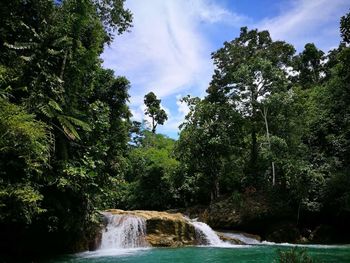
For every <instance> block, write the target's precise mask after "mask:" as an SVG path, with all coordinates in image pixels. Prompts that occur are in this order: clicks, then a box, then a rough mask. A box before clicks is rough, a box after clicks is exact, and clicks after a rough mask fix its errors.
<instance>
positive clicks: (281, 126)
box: [0, 0, 350, 263]
mask: <svg viewBox="0 0 350 263" xmlns="http://www.w3.org/2000/svg"><path fill="white" fill-rule="evenodd" d="M203 1H204V0H203ZM203 1H202V0H200V1H192V0H191V1H189V2H193V3H195V2H203ZM128 2H132V0H130V1H129V0H128V1H124V0H1V1H0V262H52V263H57V262H81V263H83V262H84V263H85V262H86V263H87V262H89V263H93V262H179V263H181V262H184V263H185V262H194V263H195V262H219V263H220V262H289V263H293V262H340V263H341V262H350V245H349V244H350V9H349V7H350V6H349V5H348V6H347V8H346V9H344V11H343V12H342V15H340V16H338V17H336V21H337V22H336V23H337V26H336V28H334V30H336V32H337V36H336V37H337V38H336V39H339V41H338V40H337V44H336V46H333V47H332V48H331V49H329V50H324V49H321V48H319V47H318V46H317V41H316V40H314V41H313V42H306V41H305V42H304V43H302V48H299V47H296V46H295V45H294V44H291V43H289V42H288V41H286V40H284V39H278V38H275V37H274V35H273V34H272V33H270V31H269V30H266V29H264V28H258V27H252V26H251V23H248V22H247V26H246V25H241V24H239V28H238V29H237V32H236V33H235V34H232V33H231V34H224V35H222V36H221V37H222V38H223V39H225V40H224V41H222V42H221V43H220V45H219V46H218V47H217V48H216V49H213V50H211V53H210V52H209V53H207V54H206V55H207V56H208V57H209V59H210V61H209V63H208V67H210V66H211V67H212V68H211V69H212V70H211V71H210V76H209V81H208V82H206V83H205V88H204V89H203V92H202V94H201V95H200V94H199V93H191V92H188V94H189V95H187V94H186V91H184V92H183V93H182V96H181V98H178V101H177V103H179V104H181V105H183V106H184V107H186V112H185V114H184V118H183V119H181V121H180V122H179V125H178V127H176V128H174V129H173V130H174V132H175V133H176V132H177V134H176V135H175V136H172V135H171V136H170V135H169V134H167V133H166V132H165V133H164V132H162V131H163V130H162V129H163V127H166V125H167V123H169V122H170V121H171V118H172V117H173V116H174V115H173V114H171V113H170V111H169V109H168V108H167V106H165V105H166V103H167V101H168V100H169V97H166V95H164V94H166V93H165V92H163V91H160V89H163V90H166V89H167V87H166V86H163V87H154V89H153V90H150V89H148V88H144V89H143V90H142V89H141V90H138V93H140V92H141V93H142V94H138V97H140V98H141V99H139V101H140V102H139V105H140V107H141V108H142V114H143V115H142V118H137V115H138V114H135V111H134V110H133V108H132V107H133V104H132V103H131V101H132V100H133V99H134V97H133V95H134V94H135V92H132V90H133V87H134V84H133V81H131V80H129V79H128V75H125V76H124V74H123V73H122V72H123V70H122V69H120V67H117V68H109V67H107V66H106V64H105V63H104V60H106V58H107V59H108V57H106V56H103V54H104V52H105V51H106V50H107V49H109V48H110V47H111V46H113V45H114V43H116V45H115V46H113V47H114V48H115V49H118V42H122V40H123V38H125V37H126V36H127V35H128V34H132V32H133V31H134V30H137V25H138V24H137V21H138V19H139V17H138V16H137V14H138V13H137V12H136V10H135V13H134V10H133V8H132V7H129V5H128ZM133 2H138V1H135V0H134V1H133ZM141 2H143V1H139V3H136V5H137V4H140V5H141ZM154 2H156V1H149V2H148V1H147V3H143V5H144V6H147V7H149V9H152V6H153V4H154ZM164 2H166V3H168V2H169V3H170V2H172V3H175V2H176V1H173V0H166V1H164ZM182 2H183V1H181V3H182ZM204 2H205V1H204ZM238 2H240V1H238ZM248 2H249V1H248ZM296 2H302V1H301V0H298V1H296ZM304 2H305V1H304ZM310 2H313V3H316V2H322V0H320V1H318V0H310V1H309V3H310ZM323 2H324V1H323ZM326 2H327V1H326ZM334 2H337V1H334ZM338 2H339V1H338ZM343 2H344V1H343ZM345 2H346V1H345ZM347 4H349V2H348V3H347ZM327 5H332V3H331V2H327ZM334 5H335V3H334ZM193 6H196V5H195V4H193ZM249 8H250V9H254V6H251V7H249ZM327 8H328V7H327V6H324V7H323V9H327ZM143 10H145V9H143ZM159 16H161V13H159ZM316 16H317V14H316ZM147 19H152V18H151V16H149V17H148V18H147ZM324 19H327V18H326V17H325V18H324ZM233 22H234V21H233ZM203 23H204V22H203ZM236 26H237V25H236ZM281 26H282V25H281ZM165 27H166V26H165ZM168 27H169V25H168ZM305 27H306V26H305ZM169 30H170V29H169ZM272 30H273V29H272ZM295 30H303V28H297V29H295ZM170 31H171V30H170ZM271 32H273V31H271ZM320 34H321V33H320ZM182 37H183V38H186V35H183V36H182ZM220 39H221V38H220ZM135 41H136V40H135ZM140 41H141V42H142V40H140ZM153 41H156V40H153ZM159 42H160V44H159V43H158V45H162V42H161V38H160V39H159ZM174 45H175V44H174ZM126 48H127V47H126ZM130 48H131V47H130ZM139 48H140V50H144V49H143V48H142V47H141V46H140V47H139ZM177 48H178V47H177ZM185 49H186V47H185ZM113 50H114V49H113ZM145 50H147V48H145ZM113 52H117V51H113ZM120 52H126V51H125V48H124V49H123V50H121V51H120ZM146 53H147V52H146ZM150 53H151V52H150ZM110 54H112V53H110ZM118 54H119V53H118ZM148 55H149V54H143V55H142V56H145V57H147V56H148ZM137 56H139V55H137ZM169 56H170V54H169ZM183 56H186V54H183ZM119 59H120V60H122V59H124V58H121V57H120V58H118V57H116V58H115V60H119ZM180 59H181V58H180ZM137 61H138V60H136V61H132V60H130V61H128V62H129V63H137ZM181 61H185V60H181ZM181 63H184V62H181ZM202 66H203V67H204V65H202ZM164 67H167V65H164ZM180 67H181V66H180ZM183 67H186V65H185V63H184V64H183ZM185 69H187V68H185ZM174 74H176V72H175V73H174ZM146 75H147V74H146V72H144V74H143V73H142V72H141V73H140V74H139V75H138V76H139V78H142V77H144V76H146ZM175 76H176V75H175ZM169 77H171V76H169ZM193 94H197V95H198V96H197V95H193ZM175 100H176V99H175V98H174V101H175Z"/></svg>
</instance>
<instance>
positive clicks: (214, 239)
mask: <svg viewBox="0 0 350 263" xmlns="http://www.w3.org/2000/svg"><path fill="white" fill-rule="evenodd" d="M192 225H193V226H194V228H195V230H196V235H197V239H198V240H200V241H201V240H203V239H204V242H205V245H209V246H225V247H226V246H230V244H228V243H226V242H224V241H222V240H221V239H220V238H219V236H218V235H217V234H216V233H215V231H214V230H213V229H211V227H210V226H208V225H207V224H206V223H203V222H196V221H192Z"/></svg>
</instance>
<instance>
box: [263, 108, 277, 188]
mask: <svg viewBox="0 0 350 263" xmlns="http://www.w3.org/2000/svg"><path fill="white" fill-rule="evenodd" d="M262 115H263V117H264V122H265V127H266V137H267V142H268V144H269V149H270V151H271V139H270V132H269V124H268V122H267V108H266V107H264V108H263V111H262ZM271 168H272V185H273V186H275V184H276V170H275V162H274V161H272V162H271Z"/></svg>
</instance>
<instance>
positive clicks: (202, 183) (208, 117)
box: [176, 14, 350, 230]
mask: <svg viewBox="0 0 350 263" xmlns="http://www.w3.org/2000/svg"><path fill="white" fill-rule="evenodd" d="M349 17H350V14H347V15H346V16H344V17H342V18H341V28H340V31H341V35H342V37H343V41H342V42H341V43H340V45H339V47H338V48H337V49H334V50H331V51H330V52H329V53H328V54H327V55H325V54H324V53H323V52H322V51H321V50H319V49H318V48H317V47H316V46H315V45H314V44H312V43H309V44H306V45H305V49H304V50H303V51H302V52H301V53H300V54H297V55H295V50H294V48H293V46H291V45H289V44H287V43H285V42H282V41H273V40H272V39H271V37H270V35H269V32H268V31H261V32H259V31H258V30H250V31H249V30H248V29H247V28H245V27H244V28H242V29H241V33H240V35H239V36H238V37H237V38H236V39H234V40H232V41H230V42H225V43H224V46H223V47H222V48H221V49H219V50H218V51H216V52H214V53H213V54H212V57H213V61H214V64H215V71H214V74H213V79H212V81H211V83H210V85H209V88H208V89H207V96H206V97H205V98H204V99H199V98H190V97H186V98H184V101H186V102H187V103H188V106H189V108H190V112H189V114H188V115H187V117H186V120H185V122H184V123H183V124H182V130H181V133H180V138H179V141H178V142H177V147H176V150H177V153H176V155H177V156H178V158H179V160H180V167H181V169H182V173H181V174H182V181H183V183H184V184H186V183H187V184H189V183H191V188H190V194H189V193H186V194H185V193H184V194H183V198H184V199H186V201H185V203H192V204H198V203H202V204H208V202H209V201H215V199H216V198H217V197H219V196H220V195H223V196H226V197H229V196H232V198H234V199H235V198H236V197H237V196H239V194H240V193H245V194H246V193H248V192H251V193H260V194H263V195H264V196H265V198H267V200H269V202H270V205H279V207H281V208H282V207H283V208H282V209H285V210H289V211H294V214H293V215H292V216H293V217H294V218H295V219H293V220H295V221H296V222H299V220H300V217H301V216H302V215H305V216H306V215H308V216H309V217H310V216H312V218H317V219H316V220H315V219H311V220H314V221H317V222H318V223H319V222H320V221H321V222H322V221H323V222H325V223H330V224H334V225H337V226H338V227H342V228H343V230H346V229H347V230H348V229H349V228H347V227H346V225H347V224H346V221H347V220H349V218H350V209H349V203H350V194H349V193H350V185H349V182H350V178H349V160H350V155H349V142H350V137H349V131H350V129H349V128H350V127H349V114H350V109H349V105H350V97H349V94H350V90H349V88H350V84H349V83H350V79H349V76H350V75H349V74H350V68H349V62H350V57H349V54H350V53H349V52H350V47H349V44H350V43H349V39H348V35H349V34H348V32H349V28H350V24H349ZM279 213H280V214H283V212H282V211H279ZM289 218H290V217H289ZM304 219H305V220H307V218H305V217H304Z"/></svg>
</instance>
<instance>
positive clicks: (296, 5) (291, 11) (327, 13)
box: [255, 0, 349, 51]
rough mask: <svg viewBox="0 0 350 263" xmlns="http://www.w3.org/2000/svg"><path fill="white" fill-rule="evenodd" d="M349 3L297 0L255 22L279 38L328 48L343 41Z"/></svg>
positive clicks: (292, 42) (344, 1)
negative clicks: (343, 21) (342, 23)
mask: <svg viewBox="0 0 350 263" xmlns="http://www.w3.org/2000/svg"><path fill="white" fill-rule="evenodd" d="M348 7H349V0H332V1H329V0H296V1H292V2H291V5H290V6H289V7H288V6H286V7H285V10H286V9H287V10H288V11H285V12H282V13H281V14H280V15H278V16H276V17H273V18H268V19H265V20H263V21H261V22H259V23H257V24H256V25H255V27H257V28H259V29H268V30H269V31H270V33H271V36H272V37H273V39H275V40H277V39H278V40H285V41H287V42H290V43H291V44H293V45H295V46H296V48H297V49H298V50H301V49H303V47H304V45H305V44H306V43H308V42H314V43H316V44H317V46H318V47H319V48H321V49H323V50H325V51H327V50H329V49H330V48H331V46H334V45H335V44H337V43H338V42H339V26H338V25H339V19H340V16H342V15H344V14H345V13H344V10H346V8H348Z"/></svg>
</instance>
